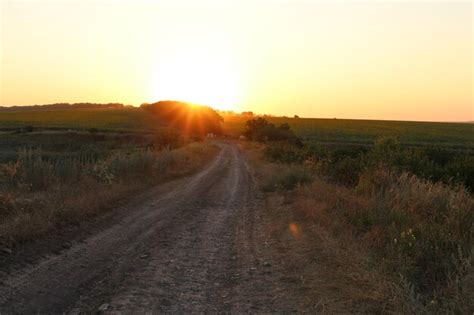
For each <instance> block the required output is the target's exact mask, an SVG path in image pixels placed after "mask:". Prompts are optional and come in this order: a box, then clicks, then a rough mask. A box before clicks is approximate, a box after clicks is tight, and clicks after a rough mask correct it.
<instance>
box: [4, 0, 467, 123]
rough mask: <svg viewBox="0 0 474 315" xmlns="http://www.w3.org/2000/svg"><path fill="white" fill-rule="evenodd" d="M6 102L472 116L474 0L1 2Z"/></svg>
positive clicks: (322, 114) (361, 115) (403, 117)
mask: <svg viewBox="0 0 474 315" xmlns="http://www.w3.org/2000/svg"><path fill="white" fill-rule="evenodd" d="M1 3H2V4H1V24H0V25H1V50H0V51H1V60H2V61H1V84H0V88H1V90H0V93H1V104H2V105H25V104H44V103H55V102H71V103H72V102H122V103H125V104H133V105H139V104H140V103H143V102H152V101H157V100H159V99H180V100H184V101H190V102H196V103H206V104H209V105H211V106H215V107H217V108H220V109H234V110H236V111H241V110H253V111H255V112H258V113H272V114H276V115H293V114H299V115H300V116H306V117H338V118H369V119H397V120H432V121H466V120H474V118H473V98H472V90H473V81H472V73H473V64H472V59H473V50H472V45H473V33H472V27H473V24H472V23H473V20H472V15H473V8H472V4H471V2H445V3H440V2H437V3H435V2H430V1H427V2H408V1H403V2H384V3H377V2H375V1H369V2H321V1H269V0H267V1H245V0H243V1H239V2H236V1H225V0H224V1H201V2H200V1H184V0H179V1H170V2H167V1H144V0H143V1H142V0H135V1H132V0H118V1H115V2H113V1H91V0H85V1H76V0H63V1H58V0H51V1H44V0H33V1H28V2H26V1H11V0H10V1H9V0H3V1H2V2H1Z"/></svg>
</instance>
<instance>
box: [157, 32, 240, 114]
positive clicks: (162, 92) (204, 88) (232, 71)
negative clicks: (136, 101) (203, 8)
mask: <svg viewBox="0 0 474 315" xmlns="http://www.w3.org/2000/svg"><path fill="white" fill-rule="evenodd" d="M218 43H219V45H218ZM220 44H221V42H220V41H218V40H216V39H212V40H211V39H207V40H202V38H201V39H200V40H199V42H198V41H196V40H188V41H183V40H182V38H181V41H179V42H178V41H174V42H172V43H171V44H170V45H168V46H164V47H163V49H162V50H160V51H159V53H158V58H157V65H156V68H155V69H154V73H153V76H154V77H153V80H152V82H153V83H152V84H153V86H152V91H153V92H152V93H153V95H152V97H153V99H154V100H179V101H185V102H191V103H196V104H202V105H208V106H211V107H213V108H215V109H220V110H237V109H238V108H237V106H238V102H239V97H240V95H239V94H240V91H239V88H240V87H239V74H238V71H237V66H236V62H235V60H233V59H232V52H231V51H230V49H228V47H226V46H225V45H220Z"/></svg>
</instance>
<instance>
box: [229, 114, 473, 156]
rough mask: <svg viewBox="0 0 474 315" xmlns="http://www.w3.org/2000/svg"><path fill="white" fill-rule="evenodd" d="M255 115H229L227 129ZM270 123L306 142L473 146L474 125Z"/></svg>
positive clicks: (233, 130)
mask: <svg viewBox="0 0 474 315" xmlns="http://www.w3.org/2000/svg"><path fill="white" fill-rule="evenodd" d="M251 118H252V117H245V116H226V117H225V123H224V129H225V131H226V132H227V133H229V134H238V133H239V132H241V131H242V130H243V129H244V128H245V122H246V121H247V120H248V119H251ZM265 119H267V120H268V121H269V122H271V123H273V124H276V125H280V124H283V123H287V124H289V125H290V127H291V128H292V129H293V130H294V132H295V133H296V135H298V136H300V137H302V138H303V139H304V140H307V141H315V142H321V143H335V144H352V145H371V144H373V143H374V141H375V140H376V139H377V138H379V137H382V136H392V137H397V138H399V140H400V142H401V143H402V144H405V145H410V146H419V145H441V146H443V147H446V148H453V149H469V150H472V149H474V124H469V123H435V122H408V121H381V120H349V119H313V118H285V117H266V118H265Z"/></svg>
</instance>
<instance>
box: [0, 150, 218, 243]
mask: <svg viewBox="0 0 474 315" xmlns="http://www.w3.org/2000/svg"><path fill="white" fill-rule="evenodd" d="M217 150H218V149H217V148H216V147H214V146H212V145H209V144H205V143H192V144H189V145H187V146H185V147H182V148H180V149H175V150H161V151H145V150H139V151H135V152H122V151H118V152H115V153H114V154H112V155H110V156H109V157H107V158H105V159H102V160H93V159H86V158H84V159H62V160H48V159H45V158H44V157H43V155H42V153H41V152H40V151H34V150H24V151H23V152H21V153H20V155H19V158H18V160H17V161H16V162H15V163H9V164H1V165H0V244H1V243H3V244H4V245H6V246H11V245H14V244H15V243H18V242H22V241H26V240H30V239H32V238H35V237H38V236H40V235H42V234H44V233H47V232H49V231H51V230H53V229H55V228H58V227H60V226H61V225H63V224H67V223H72V222H79V221H80V220H82V219H84V217H87V216H91V215H94V214H97V213H99V212H100V211H104V210H105V209H109V208H111V206H113V203H114V202H116V201H117V200H119V199H122V198H124V197H126V196H128V195H130V194H132V193H134V192H137V191H139V190H143V189H145V188H146V187H149V186H151V185H154V184H156V183H158V182H160V181H164V180H167V179H170V178H175V177H178V176H182V175H185V174H189V173H191V172H193V171H195V170H196V169H198V168H199V167H201V166H202V165H203V164H204V163H206V162H207V161H209V160H210V159H211V157H212V156H214V155H215V154H216V152H217Z"/></svg>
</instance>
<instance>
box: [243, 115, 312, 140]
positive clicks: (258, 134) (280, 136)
mask: <svg viewBox="0 0 474 315" xmlns="http://www.w3.org/2000/svg"><path fill="white" fill-rule="evenodd" d="M244 135H245V136H246V137H247V138H248V139H250V140H253V141H259V142H267V141H280V142H287V143H289V144H292V145H295V146H297V147H302V146H303V143H302V142H301V140H300V139H299V138H298V137H297V136H296V135H295V134H294V133H293V131H292V130H291V128H290V126H289V125H288V124H281V125H280V126H279V127H276V126H275V125H274V124H271V123H269V122H268V121H267V120H266V119H265V118H262V117H259V118H256V119H251V120H248V121H247V122H246V123H245V131H244Z"/></svg>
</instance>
